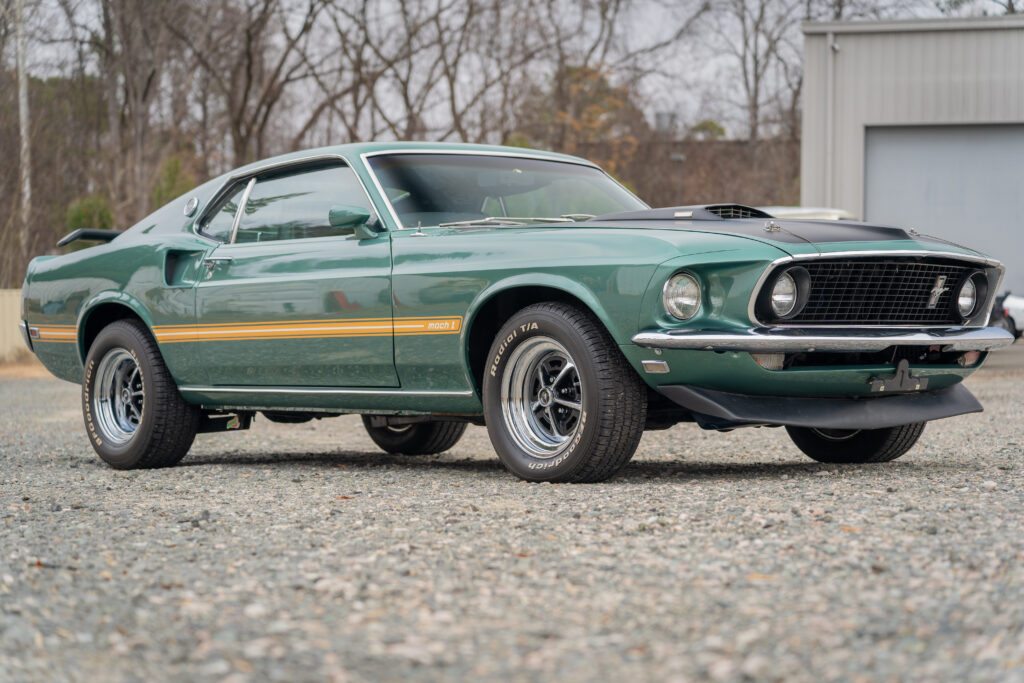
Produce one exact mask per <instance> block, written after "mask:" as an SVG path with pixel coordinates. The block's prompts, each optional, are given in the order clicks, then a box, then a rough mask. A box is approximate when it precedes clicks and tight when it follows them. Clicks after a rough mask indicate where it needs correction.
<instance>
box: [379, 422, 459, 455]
mask: <svg viewBox="0 0 1024 683" xmlns="http://www.w3.org/2000/svg"><path fill="white" fill-rule="evenodd" d="M363 426H364V427H366V433H367V434H369V435H370V438H371V439H373V442H374V443H375V444H377V445H378V446H380V447H381V449H383V450H384V451H386V452H387V453H391V454H394V455H398V454H401V455H434V454H436V453H444V452H445V451H446V450H448V449H449V448H451V447H452V446H454V445H455V444H456V443H458V441H459V439H461V438H462V435H463V433H465V431H466V423H465V422H451V421H436V422H415V423H413V424H407V425H396V426H392V425H385V426H382V427H374V426H373V425H372V424H371V423H370V416H369V415H363Z"/></svg>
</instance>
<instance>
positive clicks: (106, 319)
mask: <svg viewBox="0 0 1024 683" xmlns="http://www.w3.org/2000/svg"><path fill="white" fill-rule="evenodd" d="M125 319H133V320H138V321H139V322H143V323H144V321H143V320H142V318H140V317H139V314H138V313H136V312H135V311H133V310H132V309H130V308H128V307H127V306H125V305H123V304H100V305H99V306H97V307H96V308H94V309H92V310H91V311H89V316H88V317H87V318H86V319H85V323H84V324H83V326H82V361H83V362H84V361H85V357H86V356H88V355H89V349H90V348H91V347H92V343H93V342H94V341H95V340H96V336H97V335H98V334H99V333H100V330H102V329H103V328H104V327H106V326H107V325H109V324H110V323H113V322H117V321H118V320H125Z"/></svg>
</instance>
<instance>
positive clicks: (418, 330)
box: [153, 316, 462, 344]
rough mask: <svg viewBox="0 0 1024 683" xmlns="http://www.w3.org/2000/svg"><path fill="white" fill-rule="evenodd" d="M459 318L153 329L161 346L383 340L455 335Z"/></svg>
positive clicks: (178, 326) (376, 319)
mask: <svg viewBox="0 0 1024 683" xmlns="http://www.w3.org/2000/svg"><path fill="white" fill-rule="evenodd" d="M461 330H462V317H461V316H457V317H443V316H437V317H423V318H396V319H394V320H393V321H392V320H390V319H387V318H362V319H353V320H313V321H278V322H272V323H266V322H264V323H237V324H231V325H225V324H223V323H221V324H216V323H207V324H204V325H195V326H191V325H168V326H164V327H156V328H153V332H154V334H155V335H156V338H157V340H158V341H159V342H160V343H163V344H174V343H179V342H198V341H241V340H267V339H315V338H325V339H326V338H338V337H382V336H390V335H399V336H408V335H420V334H427V335H435V334H457V333H459V332H460V331H461Z"/></svg>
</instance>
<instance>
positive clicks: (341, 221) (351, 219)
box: [327, 204, 370, 228]
mask: <svg viewBox="0 0 1024 683" xmlns="http://www.w3.org/2000/svg"><path fill="white" fill-rule="evenodd" d="M369 218H370V212H369V211H368V210H366V209H364V208H363V207H361V206H349V205H347V204H343V205H339V206H332V207H331V210H330V211H329V212H328V214H327V220H328V221H330V223H331V227H332V228H354V227H356V226H357V225H359V224H361V223H366V221H367V220H369Z"/></svg>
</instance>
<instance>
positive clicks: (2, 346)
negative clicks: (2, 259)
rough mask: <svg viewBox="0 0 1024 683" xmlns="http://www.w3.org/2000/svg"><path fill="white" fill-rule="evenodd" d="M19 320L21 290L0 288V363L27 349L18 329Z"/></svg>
mask: <svg viewBox="0 0 1024 683" xmlns="http://www.w3.org/2000/svg"><path fill="white" fill-rule="evenodd" d="M20 320H21V290H20V289H0V363H2V362H4V361H6V360H11V359H13V358H14V357H15V356H17V355H18V353H19V352H20V351H22V350H23V349H24V350H25V351H26V352H27V351H28V349H27V348H26V347H25V342H24V341H23V340H22V338H21V332H19V331H18V322H19V321H20Z"/></svg>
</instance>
